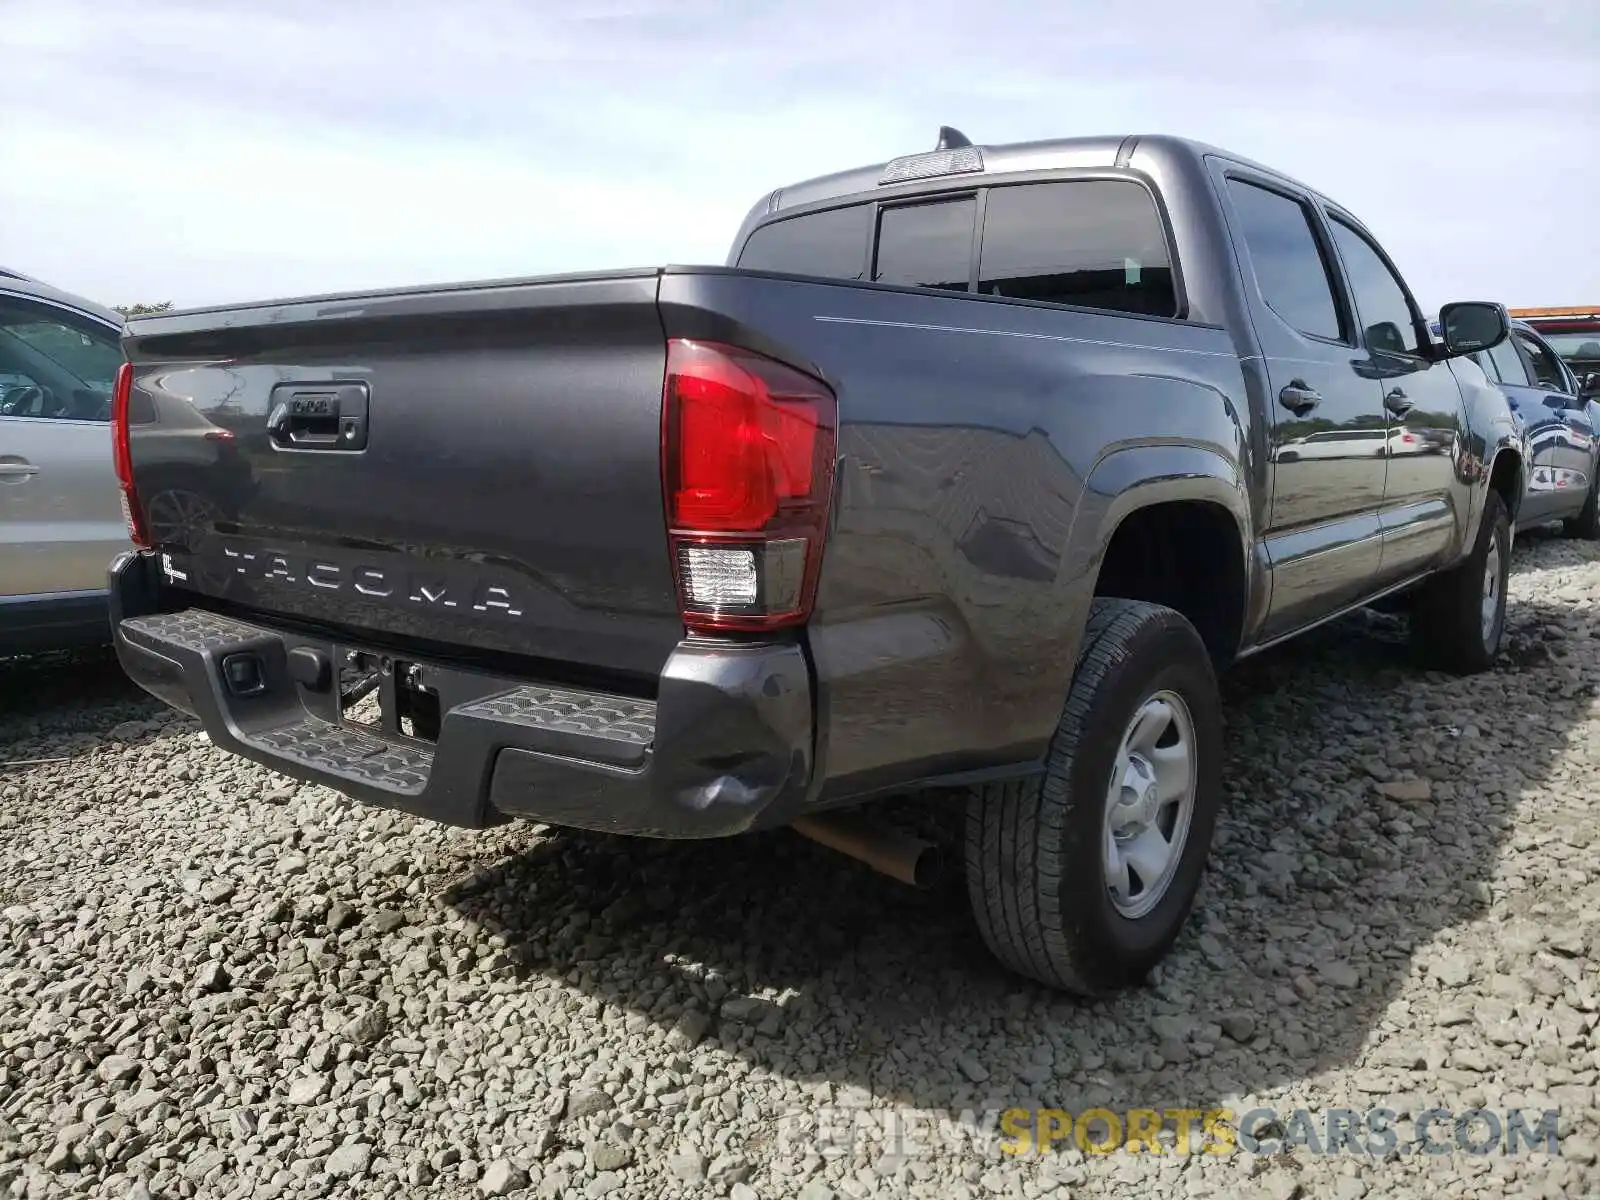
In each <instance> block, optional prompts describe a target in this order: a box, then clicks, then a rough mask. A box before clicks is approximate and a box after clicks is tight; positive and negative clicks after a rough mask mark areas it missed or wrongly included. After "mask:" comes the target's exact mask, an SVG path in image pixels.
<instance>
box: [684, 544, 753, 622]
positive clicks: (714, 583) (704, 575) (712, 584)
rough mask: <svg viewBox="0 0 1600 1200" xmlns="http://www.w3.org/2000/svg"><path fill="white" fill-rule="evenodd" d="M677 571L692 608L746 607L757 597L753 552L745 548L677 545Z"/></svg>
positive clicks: (713, 609)
mask: <svg viewBox="0 0 1600 1200" xmlns="http://www.w3.org/2000/svg"><path fill="white" fill-rule="evenodd" d="M678 573H679V577H680V578H681V579H682V580H683V596H684V599H685V600H687V601H688V602H689V603H690V604H692V605H693V606H694V607H696V608H702V609H708V610H712V611H715V610H716V609H719V608H750V607H752V606H753V605H754V604H755V602H756V601H757V600H758V599H759V598H760V594H761V589H760V579H759V577H758V576H757V575H756V552H755V551H754V550H752V549H749V548H747V547H724V546H693V545H686V546H681V547H679V549H678Z"/></svg>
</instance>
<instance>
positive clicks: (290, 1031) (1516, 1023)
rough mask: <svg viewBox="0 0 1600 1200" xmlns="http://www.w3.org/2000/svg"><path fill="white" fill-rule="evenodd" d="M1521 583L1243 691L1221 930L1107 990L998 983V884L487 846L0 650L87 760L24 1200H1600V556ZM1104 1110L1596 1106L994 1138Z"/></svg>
mask: <svg viewBox="0 0 1600 1200" xmlns="http://www.w3.org/2000/svg"><path fill="white" fill-rule="evenodd" d="M1516 572H1517V573H1516V575H1515V577H1514V579H1513V584H1512V597H1513V603H1512V606H1511V609H1510V612H1509V616H1508V621H1509V626H1510V633H1509V638H1510V640H1509V645H1508V649H1507V652H1506V655H1505V659H1504V662H1503V664H1502V666H1501V668H1500V669H1499V670H1498V671H1497V672H1495V673H1493V674H1490V675H1487V676H1484V677H1480V678H1478V679H1475V680H1471V681H1457V680H1451V679H1447V678H1444V677H1442V676H1434V675H1425V674H1421V673H1419V672H1417V671H1416V670H1414V669H1412V668H1411V667H1409V666H1406V665H1404V659H1403V656H1402V655H1401V654H1399V653H1397V650H1398V642H1399V640H1400V637H1401V634H1402V633H1403V626H1402V624H1401V622H1400V621H1399V620H1398V619H1395V618H1385V617H1380V616H1371V617H1367V616H1363V617H1359V618H1356V619H1353V620H1351V621H1348V622H1345V623H1342V624H1341V625H1339V626H1336V627H1334V628H1332V629H1330V630H1327V631H1325V632H1323V633H1321V634H1319V635H1316V636H1314V637H1313V638H1312V639H1310V640H1309V641H1307V642H1305V643H1304V644H1301V645H1298V646H1296V647H1293V648H1290V649H1287V650H1286V651H1284V652H1282V653H1279V654H1275V655H1272V656H1270V657H1266V658H1264V659H1262V660H1259V661H1254V662H1251V663H1248V664H1246V665H1244V666H1242V667H1241V668H1240V669H1239V670H1238V671H1237V672H1236V673H1235V675H1234V676H1232V677H1231V679H1230V681H1229V683H1228V685H1227V686H1228V691H1229V696H1228V701H1227V708H1226V716H1227V724H1228V738H1229V754H1230V762H1229V767H1228V773H1227V775H1228V792H1229V797H1228V801H1227V804H1226V809H1225V814H1224V819H1223V821H1222V823H1221V825H1220V827H1219V833H1218V846H1217V849H1216V854H1215V858H1214V864H1213V868H1212V870H1211V872H1210V874H1209V876H1208V878H1207V882H1206V884H1205V887H1204V891H1203V893H1202V899H1201V907H1200V910H1199V912H1198V914H1197V917H1196V919H1195V920H1194V921H1193V922H1192V923H1191V926H1190V928H1189V930H1188V931H1187V933H1186V934H1185V936H1184V938H1183V939H1182V941H1181V942H1180V944H1179V946H1178V948H1177V950H1176V951H1175V953H1174V955H1173V956H1172V958H1171V959H1170V960H1169V961H1168V962H1167V963H1166V964H1165V965H1164V966H1163V968H1162V969H1161V970H1160V971H1159V972H1158V978H1157V979H1156V980H1154V981H1153V982H1152V985H1151V986H1150V987H1148V988H1146V989H1143V990H1141V991H1138V992H1136V993H1132V994H1128V995H1125V996H1122V997H1119V998H1116V999H1114V1000H1111V1001H1106V1002H1101V1003H1095V1004H1079V1003H1075V1002H1073V1001H1071V1000H1068V999H1065V998H1062V997H1059V996H1055V995H1052V994H1050V993H1048V992H1046V991H1044V990H1042V989H1038V988H1035V987H1032V986H1030V985H1027V984H1023V983H1019V982H1018V981H1016V980H1015V979H1012V978H1010V977H1008V976H1006V975H1004V974H1003V973H1002V972H1000V971H999V970H998V969H997V968H996V967H994V966H993V965H992V964H991V963H990V962H989V960H988V958H987V957H986V955H985V953H984V951H983V948H982V946H981V944H980V943H979V941H978V938H977V935H976V933H975V931H974V930H973V927H972V925H971V923H970V920H969V919H968V917H967V915H966V911H965V904H964V896H963V893H962V891H961V889H960V886H959V883H957V884H955V885H953V886H951V887H950V888H947V889H944V890H940V891H936V892H934V893H931V894H922V893H913V892H909V891H906V890H903V889H901V888H900V887H899V886H898V885H896V884H893V883H890V882H887V881H885V880H882V879H879V878H878V877H876V876H874V875H872V874H871V873H870V872H868V871H866V870H865V869H863V868H859V867H857V866H856V865H854V864H852V863H850V862H848V861H846V860H843V859H839V858H836V857H833V856H831V855H830V854H829V853H828V852H827V851H824V850H821V849H819V848H817V847H814V846H812V845H811V844H810V843H808V842H805V841H802V840H801V839H799V838H797V837H795V836H794V835H792V834H787V833H777V834H771V835H762V836H759V837H754V838H748V839H737V840H734V841H730V842H726V843H710V844H702V845H659V844H650V843H645V842H629V841H624V840H615V839H606V838H598V837H591V836H578V835H574V834H570V833H559V832H556V831H551V830H545V829H542V828H540V827H537V826H530V825H513V826H507V827H503V828H501V829H497V830H494V831H491V832H488V833H466V832H461V831H452V830H448V829H444V828H441V827H438V826H434V825H430V824H427V823H423V822H416V821H412V820H409V819H407V818H403V817H400V816H396V815H393V814H387V813H380V812H376V811H372V810H366V809H362V808H359V807H355V806H352V805H350V804H349V803H347V802H346V801H344V800H342V799H340V798H338V797H337V796H335V795H334V794H332V793H330V792H327V791H324V790H321V789H316V788H308V787H299V786H296V785H294V784H292V783H288V782H286V781H285V780H283V779H282V778H280V777H277V776H274V775H273V774H271V773H270V772H267V771H265V770H262V769H259V768H257V767H255V766H251V765H247V764H244V763H242V762H240V761H237V760H234V759H231V758H226V757H223V756H221V755H219V754H217V753H216V752H215V751H214V750H213V749H212V747H211V746H210V745H208V744H207V742H206V740H205V738H204V736H203V735H202V734H200V732H199V731H198V729H197V728H196V727H195V726H194V724H193V723H192V722H190V721H188V720H187V719H186V718H181V717H178V716H175V715H171V714H169V713H167V712H166V711H165V710H163V709H161V708H160V706H159V705H157V704H155V703H154V702H152V701H150V700H148V699H146V698H144V697H143V696H142V695H141V694H139V693H137V692H136V691H135V690H134V689H132V688H131V687H130V686H129V685H127V684H126V683H125V682H124V681H122V679H121V677H120V675H119V674H118V672H117V670H116V667H115V664H114V663H113V662H111V661H110V660H108V659H106V658H105V657H103V656H88V657H82V656H80V657H76V658H73V659H69V660H65V661H55V662H37V661H36V662H34V663H11V664H0V760H11V761H13V762H15V761H16V760H32V759H64V760H65V761H61V762H48V763H44V764H41V765H31V766H29V765H23V766H13V767H11V768H8V769H0V1196H3V1195H6V1194H7V1193H9V1194H11V1195H14V1196H28V1197H39V1196H54V1195H66V1194H74V1195H93V1196H102V1195H103V1196H113V1197H119V1198H120V1197H124V1196H126V1197H144V1196H155V1197H162V1196H196V1195H203V1196H220V1197H226V1196H254V1197H261V1198H267V1197H274V1196H326V1195H351V1194H361V1195H398V1194H407V1195H409V1194H415V1193H419V1192H421V1191H422V1190H423V1189H424V1187H426V1189H427V1191H428V1192H429V1194H432V1195H438V1196H443V1197H452V1196H462V1197H464V1196H476V1195H484V1194H487V1195H512V1194H520V1195H528V1196H539V1197H562V1196H581V1197H584V1198H585V1200H590V1198H594V1197H600V1196H606V1195H611V1196H618V1197H622V1196H627V1197H657V1196H663V1197H671V1196H700V1195H716V1196H723V1195H726V1196H732V1197H734V1198H735V1200H752V1198H754V1197H780V1196H795V1195H798V1196H800V1197H803V1198H804V1200H828V1198H829V1197H844V1196H852V1197H860V1196H865V1195H869V1194H870V1195H885V1196H890V1195H893V1196H901V1195H910V1196H927V1197H935V1196H937V1197H964V1196H967V1197H979V1196H989V1195H999V1196H1013V1197H1014V1196H1022V1197H1030V1198H1031V1197H1036V1196H1053V1197H1065V1196H1069V1195H1070V1196H1121V1195H1129V1194H1138V1195H1142V1196H1165V1195H1176V1196H1186V1197H1204V1196H1218V1197H1223V1196H1228V1197H1231V1196H1245V1197H1253V1196H1260V1197H1275V1198H1277V1200H1285V1198H1288V1197H1294V1196H1300V1197H1306V1198H1309V1197H1335V1198H1338V1200H1356V1198H1358V1197H1360V1196H1363V1195H1368V1194H1370V1195H1372V1196H1375V1197H1376V1196H1400V1195H1405V1196H1469V1195H1471V1196H1484V1197H1490V1196H1515V1195H1533V1196H1585V1195H1589V1196H1596V1195H1600V1169H1597V1167H1596V1162H1595V1157H1596V1143H1597V1140H1600V1138H1597V1133H1600V1122H1597V1115H1596V1103H1597V1096H1596V1093H1597V1084H1600V1035H1597V1030H1596V1023H1597V1020H1600V1015H1597V1013H1600V999H1597V990H1600V980H1597V972H1596V970H1595V966H1594V963H1595V958H1596V951H1597V950H1600V872H1597V866H1600V838H1597V822H1600V779H1597V778H1596V766H1597V763H1600V738H1597V737H1596V732H1597V730H1600V701H1597V699H1596V697H1597V694H1600V640H1597V638H1596V633H1597V630H1600V607H1597V604H1600V547H1596V546H1594V545H1589V544H1579V543H1573V542H1568V541H1564V540H1561V539H1558V538H1554V537H1547V536H1529V537H1525V538H1523V539H1521V540H1519V544H1518V547H1517V553H1516ZM1096 1104H1099V1105H1106V1106H1110V1107H1112V1108H1116V1109H1127V1108H1132V1107H1155V1108H1161V1107H1168V1108H1171V1107H1181V1108H1192V1109H1208V1108H1213V1107H1217V1106H1228V1107H1231V1108H1233V1109H1235V1110H1242V1109H1246V1108H1249V1107H1252V1106H1255V1105H1265V1106H1270V1107H1272V1108H1274V1109H1277V1110H1280V1111H1284V1112H1288V1111H1289V1110H1293V1109H1296V1108H1305V1109H1308V1110H1310V1111H1312V1112H1313V1113H1319V1112H1321V1111H1323V1110H1326V1109H1328V1108H1333V1107H1348V1108H1354V1109H1364V1108H1367V1107H1370V1106H1376V1105H1384V1106H1388V1107H1391V1108H1393V1109H1395V1110H1396V1111H1397V1112H1398V1113H1399V1114H1400V1116H1401V1118H1402V1123H1403V1122H1404V1120H1405V1119H1409V1118H1411V1117H1414V1116H1415V1115H1416V1114H1418V1113H1420V1112H1422V1111H1423V1110H1425V1109H1427V1108H1429V1107H1431V1106H1434V1105H1439V1106H1443V1107H1446V1108H1450V1109H1452V1110H1456V1111H1460V1110H1463V1109H1468V1108H1474V1107H1487V1108H1492V1109H1499V1110H1503V1109H1506V1108H1509V1107H1514V1106H1527V1107H1531V1108H1533V1109H1538V1110H1542V1109H1544V1108H1546V1107H1559V1109H1560V1110H1561V1114H1562V1116H1561V1123H1560V1131H1561V1135H1562V1139H1561V1143H1560V1147H1561V1153H1560V1154H1559V1156H1551V1155H1548V1154H1546V1153H1544V1152H1543V1151H1540V1152H1537V1153H1532V1152H1528V1151H1526V1150H1524V1151H1523V1152H1521V1153H1518V1154H1514V1155H1506V1154H1501V1153H1494V1154H1489V1155H1486V1156H1475V1155H1472V1154H1468V1153H1465V1152H1462V1151H1455V1150H1452V1151H1451V1152H1450V1153H1448V1154H1444V1155H1440V1156H1437V1157H1435V1156H1425V1155H1417V1154H1410V1155H1404V1154H1398V1153H1395V1154H1389V1155H1384V1156H1378V1157H1360V1156H1355V1155H1351V1154H1349V1153H1346V1154H1343V1155H1320V1156H1319V1155H1316V1154H1313V1153H1311V1152H1310V1150H1309V1148H1307V1147H1305V1146H1299V1147H1296V1148H1292V1149H1286V1150H1283V1151H1281V1152H1279V1153H1276V1154H1269V1153H1260V1154H1252V1153H1246V1152H1242V1151H1241V1152H1235V1153H1229V1154H1221V1155H1218V1154H1189V1155H1181V1154H1173V1153H1163V1154H1159V1155H1149V1154H1130V1153H1127V1152H1118V1153H1114V1154H1110V1155H1105V1156H1100V1155H1093V1154H1090V1155H1085V1154H1083V1153H1082V1152H1081V1151H1079V1150H1077V1149H1068V1150H1065V1151H1064V1152H1059V1153H1052V1154H1048V1155H1026V1156H1014V1155H1006V1154H1003V1153H1000V1152H998V1150H997V1147H996V1138H997V1135H996V1134H995V1132H994V1130H993V1128H992V1127H991V1128H990V1131H989V1133H988V1135H987V1136H985V1135H984V1134H983V1132H982V1130H981V1129H976V1130H975V1127H974V1124H973V1122H974V1121H981V1117H982V1114H983V1112H984V1111H985V1110H988V1109H998V1108H1004V1107H1009V1106H1013V1105H1041V1106H1052V1107H1053V1106H1059V1107H1065V1108H1067V1109H1071V1110H1073V1111H1075V1112H1076V1111H1080V1110H1082V1109H1083V1108H1085V1107H1087V1106H1090V1105H1096ZM896 1113H898V1114H901V1115H902V1116H903V1117H909V1116H910V1115H913V1114H920V1116H921V1118H922V1119H923V1123H922V1124H921V1125H920V1126H918V1127H917V1129H916V1131H915V1137H914V1140H913V1141H912V1142H909V1143H905V1144H900V1145H898V1146H896V1145H893V1144H890V1143H889V1142H887V1141H886V1140H885V1137H884V1136H883V1131H885V1130H886V1129H887V1120H888V1117H889V1116H890V1115H891V1114H896ZM964 1113H966V1114H970V1115H969V1117H968V1118H964V1117H963V1114H964ZM818 1114H824V1115H825V1116H826V1121H825V1122H822V1121H821V1119H820V1118H819V1116H818ZM964 1121H965V1123H964ZM819 1123H821V1124H825V1125H826V1128H825V1129H822V1130H820V1133H821V1134H823V1135H826V1136H825V1138H824V1140H820V1141H819V1140H818V1136H817V1135H818V1133H819V1129H818V1125H819ZM842 1129H854V1130H855V1131H856V1133H857V1135H858V1136H857V1137H856V1138H855V1140H854V1141H853V1142H852V1141H847V1140H846V1139H845V1137H844V1136H843V1133H842V1132H841V1130H842ZM874 1130H877V1131H879V1133H874ZM1063 1145H1064V1146H1070V1145H1071V1142H1070V1141H1068V1142H1066V1143H1063ZM1266 1149H1268V1147H1264V1148H1263V1150H1266Z"/></svg>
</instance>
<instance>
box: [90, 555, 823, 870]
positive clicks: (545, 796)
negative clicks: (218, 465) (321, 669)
mask: <svg viewBox="0 0 1600 1200" xmlns="http://www.w3.org/2000/svg"><path fill="white" fill-rule="evenodd" d="M110 584H111V596H112V615H113V623H114V628H115V631H116V635H115V636H116V651H117V655H118V658H119V660H120V661H121V663H122V665H123V668H124V669H125V670H126V671H127V673H128V674H129V676H130V677H131V678H132V679H133V680H134V681H135V682H136V683H138V684H139V685H140V686H141V687H143V688H145V690H147V691H149V692H150V693H151V694H152V695H155V696H157V697H158V698H159V699H161V700H163V701H165V702H166V703H168V704H170V705H172V706H174V707H176V708H180V709H182V710H184V711H186V712H189V713H191V714H193V715H195V716H196V717H198V718H199V719H200V721H201V722H202V723H203V724H204V725H205V728H206V730H207V732H208V733H209V734H210V736H211V739H212V741H213V742H214V743H215V744H216V745H217V746H218V747H219V748H221V749H224V750H227V751H231V752H233V753H236V754H240V755H243V756H244V757H247V758H250V759H253V760H255V761H257V762H260V763H263V764H264V765H266V766H269V767H271V768H272V769H273V770H276V771H279V772H281V773H283V774H285V775H289V776H292V777H295V778H299V779H303V780H306V781H308V782H312V783H320V784H325V785H327V786H330V787H333V788H335V789H336V790H339V791H341V792H344V793H345V794H347V795H350V796H353V797H354V798H356V799H358V800H361V801H364V802H366V803H371V804H376V805H382V806H385V807H391V808H398V809H401V810H403V811H406V812H410V813H414V814H416V815H419V816H423V817H428V818H431V819H434V820H439V821H443V822H446V823H449V824H454V825H462V826H467V827H481V826H484V825H488V824H493V823H495V822H497V821H499V820H502V819H504V818H505V817H508V816H523V817H531V818H534V819H537V820H541V821H547V822H549V823H551V824H555V825H566V826H573V827H577V828H584V829H595V830H604V831H610V832H616V833H631V834H642V835H647V836H656V837H689V838H693V837H718V836H724V835H727V834H732V833H738V832H741V831H743V830H746V829H749V828H752V827H755V826H759V825H771V824H782V823H784V822H786V821H787V820H789V819H790V818H791V817H792V816H793V815H794V813H795V812H797V811H798V810H799V809H800V807H801V806H802V805H803V804H804V802H805V798H806V795H807V791H808V789H809V787H810V785H811V780H812V774H813V763H812V738H813V730H812V699H811V684H810V673H809V671H808V668H807V665H806V662H805V657H804V655H803V654H802V652H801V650H800V648H799V647H798V646H797V645H795V644H793V643H770V644H761V645H746V644H725V643H717V642H702V641H693V640H691V641H685V642H683V643H682V644H680V645H679V647H678V648H677V650H676V651H674V653H673V654H672V655H671V657H670V658H669V659H668V661H667V663H666V666H665V668H664V669H663V672H662V675H661V678H660V681H659V689H658V692H657V695H656V698H655V700H654V701H653V702H652V701H649V700H642V699H637V698H631V697H612V696H607V695H604V694H601V693H596V692H589V691H579V690H575V689H571V688H565V687H550V686H546V685H543V684H541V683H539V682H538V681H534V680H527V679H517V678H509V677H502V676H494V675H488V674H484V673H481V672H475V671H466V670H460V669H456V668H451V667H448V666H443V665H429V674H430V679H437V680H438V681H439V684H440V686H439V694H440V697H441V702H442V704H443V705H444V706H445V707H444V711H443V718H442V720H441V722H440V727H439V736H438V740H437V742H436V743H424V742H418V741H413V740H411V739H403V738H395V737H385V736H380V735H378V734H375V733H373V732H369V731H368V730H366V729H364V728H358V727H355V726H351V725H348V724H345V723H342V722H341V720H340V718H339V711H338V705H339V701H338V694H337V688H336V687H332V688H324V689H323V690H321V691H318V690H316V689H313V688H308V687H307V686H305V685H304V684H303V683H301V682H299V681H298V680H296V679H295V678H294V677H293V676H292V675H291V673H290V670H289V653H290V652H291V651H292V650H295V649H299V648H305V647H309V648H313V649H317V650H319V651H321V652H323V653H326V654H328V655H329V658H330V661H333V660H334V659H333V655H334V653H335V647H334V646H333V645H332V644H331V643H330V642H327V641H319V640H317V639H315V638H307V637H304V636H301V635H298V634H295V633H291V632H287V631H282V630H276V629H272V628H269V627H266V626H263V625H258V624H256V623H254V622H253V621H247V620H239V619H236V618H233V617H227V616H222V615H219V614H216V613H212V612H208V611H206V610H203V609H186V610H179V611H163V609H169V610H170V608H171V607H172V606H173V605H174V604H177V603H182V598H181V597H176V596H170V595H163V594H162V592H161V590H160V587H159V584H158V581H157V580H156V578H155V575H154V564H153V560H152V557H151V556H149V555H141V554H130V555H124V556H121V557H119V558H118V560H117V561H116V562H115V563H113V564H112V569H111V572H110ZM358 645H359V644H358ZM235 653H249V654H252V655H254V656H256V657H257V658H258V659H259V661H260V662H261V664H262V668H263V678H264V681H265V687H264V688H263V690H262V691H261V692H260V693H259V694H257V695H252V696H237V695H233V694H231V693H230V692H229V690H228V689H227V687H226V686H225V685H224V683H223V679H222V675H221V670H220V663H221V661H222V659H223V658H225V657H227V656H228V655H230V654H235Z"/></svg>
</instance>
